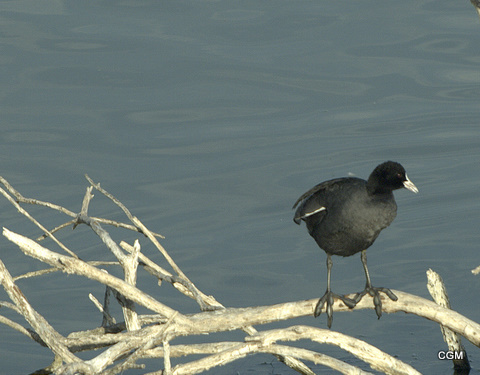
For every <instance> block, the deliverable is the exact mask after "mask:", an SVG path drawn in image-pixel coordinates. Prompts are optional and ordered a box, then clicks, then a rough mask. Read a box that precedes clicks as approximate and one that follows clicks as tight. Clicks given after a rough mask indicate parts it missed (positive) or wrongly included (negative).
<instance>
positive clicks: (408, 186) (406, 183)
mask: <svg viewBox="0 0 480 375" xmlns="http://www.w3.org/2000/svg"><path fill="white" fill-rule="evenodd" d="M405 177H406V178H407V180H406V181H403V186H405V188H406V189H408V190H410V191H413V192H414V193H418V189H417V187H416V186H415V185H414V184H413V182H412V181H410V180H409V178H408V176H407V175H405Z"/></svg>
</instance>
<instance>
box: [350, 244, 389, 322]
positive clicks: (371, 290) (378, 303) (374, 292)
mask: <svg viewBox="0 0 480 375" xmlns="http://www.w3.org/2000/svg"><path fill="white" fill-rule="evenodd" d="M360 259H361V261H362V264H363V269H364V271H365V277H366V278H367V283H366V285H365V289H364V290H363V291H362V292H359V293H357V294H356V295H355V297H354V298H353V300H354V301H355V304H357V303H358V302H360V300H361V299H362V298H363V296H364V295H366V294H369V295H371V296H372V297H373V304H374V305H375V312H376V313H377V316H378V319H380V317H381V316H382V300H381V299H380V293H385V294H386V295H387V296H388V297H389V298H390V299H391V300H392V301H396V300H398V297H397V296H396V295H395V294H394V293H393V292H392V291H391V290H390V289H388V288H377V287H373V286H372V282H371V281H370V274H369V272H368V268H367V252H366V250H363V251H362V253H361V255H360Z"/></svg>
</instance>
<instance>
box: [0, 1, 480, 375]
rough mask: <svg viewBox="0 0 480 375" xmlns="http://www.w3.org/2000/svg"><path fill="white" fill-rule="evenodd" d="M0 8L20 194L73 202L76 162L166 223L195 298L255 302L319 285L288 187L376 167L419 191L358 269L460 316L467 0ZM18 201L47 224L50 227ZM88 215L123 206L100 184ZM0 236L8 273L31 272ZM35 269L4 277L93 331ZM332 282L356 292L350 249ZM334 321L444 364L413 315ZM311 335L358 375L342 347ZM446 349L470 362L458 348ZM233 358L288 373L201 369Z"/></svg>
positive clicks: (11, 160)
mask: <svg viewBox="0 0 480 375" xmlns="http://www.w3.org/2000/svg"><path fill="white" fill-rule="evenodd" d="M0 10H1V11H2V15H1V17H2V23H1V26H0V27H1V34H0V48H1V50H2V54H1V58H0V68H1V71H0V79H1V85H0V110H1V113H2V121H1V125H0V127H1V137H0V157H1V163H2V170H1V175H2V176H3V177H5V178H6V179H7V180H9V181H10V183H12V184H13V185H14V186H15V187H16V188H17V189H18V190H20V191H21V192H22V193H23V194H24V195H26V196H29V197H36V198H38V199H43V200H48V201H52V202H54V203H58V204H61V205H64V206H66V207H67V208H69V209H71V210H74V211H78V210H79V209H80V207H81V200H82V198H83V194H84V191H85V188H86V186H87V183H86V181H85V180H84V178H83V175H84V174H85V173H88V174H89V175H90V176H91V177H92V178H93V179H94V180H96V181H99V182H101V183H102V186H103V187H105V188H106V189H108V190H109V191H110V192H111V193H113V194H114V195H115V196H117V197H118V198H119V199H120V200H122V201H123V203H124V204H126V205H127V206H128V207H129V208H130V209H131V210H132V212H133V213H134V214H135V215H137V216H138V217H140V218H141V219H142V220H143V221H144V222H145V223H146V224H147V225H148V226H149V227H150V228H151V229H152V230H155V231H157V232H160V233H162V234H164V235H165V236H166V239H165V240H164V241H162V243H163V245H164V246H165V248H166V249H167V250H168V251H169V252H170V255H171V256H172V257H173V258H174V259H175V260H176V261H177V263H178V264H179V265H180V267H181V268H182V270H183V271H184V272H185V273H186V274H187V275H188V276H189V277H190V278H191V279H192V280H193V281H194V282H195V283H196V285H197V286H198V287H199V288H200V289H201V290H202V291H203V292H205V293H206V294H211V295H214V296H215V297H216V298H217V299H218V300H219V301H221V302H222V303H223V304H224V305H226V306H236V307H240V306H241V307H244V306H255V305H265V304H272V303H279V302H286V301H295V300H300V299H307V298H314V297H317V296H318V297H319V296H320V295H322V294H323V292H324V289H325V265H324V264H325V254H324V253H323V251H321V250H319V249H318V248H317V246H316V245H315V243H314V242H313V240H312V239H311V238H310V237H309V236H308V234H307V233H306V230H305V228H304V227H301V228H300V227H297V226H296V225H295V224H294V223H293V222H292V214H293V212H292V211H291V209H290V208H291V206H292V204H293V203H294V202H295V200H296V199H297V198H298V196H299V195H301V194H302V193H303V192H304V191H306V190H307V189H309V188H310V187H312V186H313V185H315V184H316V183H318V182H321V181H323V180H326V179H330V178H333V177H340V176H346V175H348V174H349V173H352V174H354V175H356V176H358V177H363V178H366V177H367V176H368V174H369V173H370V172H371V170H372V169H373V168H374V167H375V166H376V165H377V164H379V163H380V162H382V161H385V160H395V161H398V162H401V163H402V164H403V165H404V166H405V168H406V169H407V172H408V175H409V177H410V178H411V179H412V181H413V182H414V183H415V184H416V185H417V187H418V188H419V189H420V193H419V194H417V195H414V194H411V193H410V192H408V191H398V192H396V198H397V203H398V206H399V211H398V216H397V218H396V220H395V222H394V223H393V224H392V226H391V227H390V228H388V229H387V230H386V231H384V232H383V233H382V234H381V236H380V237H379V239H378V240H377V241H376V243H375V244H374V245H373V246H372V247H371V248H370V249H369V252H368V256H369V268H370V272H371V274H372V278H373V282H374V284H376V285H385V286H388V287H391V288H394V289H399V290H403V291H406V292H410V293H414V294H418V295H421V296H424V297H427V298H429V295H428V292H427V289H426V276H425V272H426V270H427V269H428V268H432V269H434V270H435V271H437V272H439V273H440V275H441V276H442V277H443V279H444V281H445V282H446V285H447V289H448V291H449V293H450V297H451V303H452V307H453V308H454V309H456V310H457V311H459V312H460V313H462V314H464V315H466V316H467V317H469V318H471V319H473V320H475V321H477V322H478V321H480V310H479V304H478V298H477V297H476V296H478V291H479V290H480V277H479V276H473V275H472V274H471V272H470V271H471V269H473V268H474V267H476V266H478V265H479V264H480V256H479V255H478V254H479V253H478V221H479V215H478V212H479V208H480V202H479V201H478V191H479V187H480V171H479V168H478V165H479V162H480V127H479V118H480V106H479V100H480V73H479V64H480V33H479V29H480V22H479V19H478V16H477V14H476V12H475V10H474V8H473V7H472V6H471V4H470V3H469V2H468V1H464V2H451V1H447V0H441V1H436V2H431V1H418V0H417V1H403V2H378V1H362V2H351V1H350V2H347V1H335V2H330V1H322V2H282V1H280V2H253V1H252V2H242V3H234V2H193V1H177V2H149V1H123V2H112V1H97V2H88V1H53V0H52V1H48V0H45V1H40V0H30V1H27V0H25V1H16V2H12V1H0ZM0 207H1V210H0V211H1V213H0V220H1V224H2V226H5V227H7V228H9V229H11V230H14V231H17V232H19V233H22V234H26V235H32V236H34V235H38V234H39V233H38V231H37V230H36V229H35V228H34V227H33V226H32V225H31V224H30V223H27V222H26V220H24V219H22V218H20V216H19V215H18V214H17V213H16V211H15V209H14V208H13V207H11V206H10V205H9V204H8V203H6V201H5V200H3V199H2V200H0ZM32 213H33V214H34V215H35V216H36V217H37V218H38V219H39V220H41V221H42V223H43V224H44V225H45V226H47V227H49V228H51V227H54V226H55V225H58V224H60V223H61V222H62V221H63V220H64V219H65V220H66V218H62V217H59V216H58V215H56V214H53V213H51V212H49V211H45V210H40V209H36V208H35V209H32ZM91 214H92V215H97V216H105V217H112V218H117V219H122V220H123V217H122V215H120V214H119V213H118V212H117V210H116V209H115V207H113V206H112V205H111V204H110V203H109V202H108V201H107V200H105V199H103V198H102V197H100V194H98V193H97V194H96V197H95V198H94V200H93V202H92V205H91ZM112 234H114V235H115V236H116V237H115V239H117V240H118V241H120V240H123V239H126V240H128V241H130V242H132V241H133V240H134V239H135V238H137V236H135V235H133V234H125V233H121V232H119V231H112ZM59 237H60V238H61V239H62V240H63V241H65V242H66V243H67V244H68V245H70V246H71V248H72V249H74V250H75V251H77V253H78V254H79V256H81V257H82V258H83V259H109V260H110V259H112V257H111V256H110V255H109V254H108V253H107V252H106V250H105V249H104V248H103V247H102V246H101V245H100V244H99V241H98V240H97V238H96V237H95V235H93V234H92V233H91V232H90V231H89V230H88V229H87V228H82V227H79V228H77V229H76V230H75V231H74V232H72V231H71V230H70V229H68V230H66V231H64V232H63V233H62V234H61V235H60V236H59ZM0 241H1V242H0V243H1V248H2V250H1V254H2V255H1V256H0V257H1V259H2V260H3V261H4V262H5V263H6V265H7V267H8V268H9V270H10V272H11V273H12V274H14V275H18V274H21V273H24V272H28V271H30V270H33V269H39V268H41V267H42V265H41V264H39V263H38V262H36V261H33V260H30V259H28V258H26V257H25V256H24V255H23V254H21V253H20V251H19V250H18V249H17V248H15V247H14V246H12V245H11V244H9V243H8V242H7V241H6V240H5V239H0ZM143 244H144V246H145V247H144V249H143V251H144V252H145V253H146V254H147V255H149V256H150V257H151V258H153V259H156V260H159V261H160V256H159V255H157V254H156V253H155V251H154V250H153V249H152V248H151V247H150V246H149V245H148V244H147V242H146V241H143ZM45 245H47V246H49V247H51V248H52V249H54V250H56V247H55V246H53V245H52V244H51V243H50V242H45ZM139 282H140V283H141V285H142V287H143V288H144V289H145V290H146V291H147V292H149V293H151V294H153V295H155V296H158V298H159V299H160V300H161V301H162V302H164V303H166V304H168V305H170V306H172V307H174V308H178V309H180V310H181V311H182V312H185V313H187V312H195V311H198V310H197V308H196V306H195V304H194V303H193V302H191V301H187V300H186V299H185V298H182V297H179V296H178V294H177V293H175V292H174V291H172V290H171V288H170V287H169V286H163V287H162V288H158V287H157V286H156V283H155V282H154V281H153V280H151V279H150V278H149V277H148V276H144V275H140V280H139ZM39 283H40V280H38V281H36V282H32V281H21V282H19V286H20V287H21V288H22V290H23V292H24V293H25V295H26V297H27V298H28V299H29V301H30V302H31V303H32V304H33V306H34V307H35V308H36V309H38V311H39V312H40V313H41V314H43V315H44V316H45V317H46V318H47V319H48V320H49V321H50V323H51V324H52V325H53V326H54V327H55V328H56V329H57V330H59V331H60V332H61V333H63V334H67V333H68V332H70V331H71V330H72V329H79V330H80V329H87V328H92V327H93V326H94V325H98V324H100V322H101V317H100V316H99V314H98V313H97V312H96V311H95V309H94V307H93V306H92V304H91V303H90V302H89V300H88V293H90V292H92V293H94V294H95V295H96V296H97V297H98V298H101V297H102V296H103V290H102V288H101V287H100V286H98V285H97V284H94V283H90V282H88V281H85V280H83V279H81V278H79V277H75V276H65V275H61V274H54V275H49V276H45V277H43V278H42V279H41V283H42V285H41V288H39V286H38V284H39ZM332 283H333V285H334V289H335V290H336V291H338V292H340V293H347V292H354V291H358V290H360V289H361V288H362V287H363V285H364V276H363V270H362V267H361V263H360V259H359V257H358V256H355V257H351V258H345V259H343V258H335V259H334V269H333V275H332ZM0 298H2V299H7V297H6V295H5V293H3V292H2V294H1V297H0ZM3 310H5V311H3ZM2 311H3V313H4V314H6V315H7V316H9V317H11V318H15V315H13V314H12V313H10V312H6V311H7V310H6V309H2ZM18 321H19V322H21V323H22V324H26V323H24V322H23V321H21V319H19V320H18ZM282 324H283V326H285V325H288V324H292V325H293V324H310V325H314V326H318V327H325V326H326V321H325V317H320V318H318V319H316V320H314V319H313V317H312V318H305V319H299V320H295V321H292V322H287V323H282ZM258 328H259V329H262V328H261V327H258ZM333 328H334V329H335V330H338V331H340V332H344V333H347V334H350V335H352V336H355V337H358V338H361V339H363V340H365V341H367V342H369V343H371V344H373V345H377V346H378V347H380V348H381V349H383V350H385V351H386V352H387V353H389V354H392V355H395V356H398V357H399V358H400V359H401V360H403V361H405V362H407V363H410V364H412V365H413V366H414V367H415V368H416V369H418V370H419V371H421V372H423V373H425V374H433V373H435V374H451V373H452V370H451V367H452V365H451V363H449V362H441V361H438V360H437V359H436V356H437V352H438V351H439V350H443V349H445V344H444V343H443V339H442V337H441V334H440V330H439V328H438V326H436V325H435V324H433V323H431V322H429V321H426V320H423V319H420V318H417V317H415V316H407V315H401V314H394V315H385V316H384V317H382V319H381V320H380V321H377V319H376V316H375V314H374V312H373V311H371V310H368V311H367V310H362V311H356V312H353V313H343V314H340V313H339V314H335V318H334V325H333ZM0 337H1V339H0V363H1V364H2V366H1V369H0V372H1V373H8V374H12V373H18V374H23V373H28V372H31V371H33V370H35V369H37V368H41V367H45V366H47V365H48V364H49V363H50V361H51V360H52V359H53V358H52V356H51V354H50V352H49V351H48V350H46V349H44V348H40V347H39V346H38V345H37V344H34V343H32V342H31V341H29V340H28V339H26V338H24V337H23V336H22V335H21V334H19V333H16V332H13V331H12V330H11V329H9V328H6V327H4V326H0ZM242 337H243V336H242V335H241V334H238V333H232V334H231V336H228V335H226V336H225V335H224V336H222V337H221V340H233V339H236V340H241V339H242ZM210 339H211V340H215V339H216V338H215V337H213V336H212V337H211V338H210ZM172 344H174V343H172ZM310 347H311V348H312V349H314V350H319V351H322V352H324V353H326V354H330V355H334V356H337V357H339V358H341V359H345V360H346V361H347V362H349V363H352V364H355V365H359V366H363V367H362V368H363V369H365V370H368V367H367V366H365V365H363V364H362V363H360V362H359V361H358V360H356V359H355V358H352V357H350V356H349V355H348V354H345V353H344V352H342V351H339V350H336V349H334V348H331V347H323V346H322V347H319V346H318V345H313V344H312V345H311V346H310ZM466 347H467V351H468V352H469V357H470V360H471V363H472V365H473V367H474V371H473V373H478V372H479V369H480V366H479V365H478V357H479V354H478V353H479V352H478V348H475V347H473V346H472V345H470V344H468V343H466ZM25 353H28V356H26V355H25ZM157 368H158V366H157V365H155V364H152V367H151V368H150V370H151V371H152V370H154V369H157ZM312 368H313V369H314V370H315V371H316V372H318V373H325V374H328V373H330V370H328V369H324V368H321V367H318V366H313V367H312ZM250 372H255V373H259V374H271V373H278V374H291V373H293V372H292V370H290V369H287V368H285V367H284V366H283V365H282V364H279V363H277V362H276V360H274V359H273V358H272V357H271V356H252V357H248V358H246V359H244V360H242V361H238V362H235V363H233V364H231V365H228V366H226V367H222V368H220V369H215V370H212V371H211V372H210V373H211V374H224V373H234V374H236V373H239V374H245V373H250ZM131 373H134V372H133V371H132V372H131Z"/></svg>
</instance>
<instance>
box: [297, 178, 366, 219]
mask: <svg viewBox="0 0 480 375" xmlns="http://www.w3.org/2000/svg"><path fill="white" fill-rule="evenodd" d="M352 180H355V182H357V181H358V183H362V184H364V183H365V181H363V180H361V179H358V178H355V177H347V178H336V179H333V180H329V181H325V182H322V183H320V184H318V185H315V186H314V187H313V188H311V189H310V190H309V191H307V192H306V193H304V194H303V195H302V196H301V197H300V198H298V199H297V201H296V202H295V204H294V205H293V207H292V209H294V208H295V207H297V206H298V208H297V210H296V211H295V216H294V218H293V221H294V222H295V223H297V224H300V222H301V220H302V219H305V218H307V217H309V216H312V215H315V214H318V213H321V212H323V215H325V214H326V213H327V208H328V201H327V200H328V195H329V193H333V192H334V191H338V192H339V193H340V192H342V193H345V192H346V191H345V188H347V186H349V185H348V184H346V183H347V182H349V181H350V184H351V181H352Z"/></svg>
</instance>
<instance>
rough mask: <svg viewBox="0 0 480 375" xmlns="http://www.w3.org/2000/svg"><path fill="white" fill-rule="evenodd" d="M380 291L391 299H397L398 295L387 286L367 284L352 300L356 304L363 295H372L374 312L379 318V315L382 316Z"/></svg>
mask: <svg viewBox="0 0 480 375" xmlns="http://www.w3.org/2000/svg"><path fill="white" fill-rule="evenodd" d="M380 293H385V294H386V295H387V296H388V298H390V299H391V300H392V301H396V300H398V297H397V296H396V295H395V294H394V293H393V292H392V291H391V290H390V289H388V288H381V287H379V288H378V287H373V286H368V285H367V286H366V287H365V289H364V290H363V291H362V292H359V293H357V294H355V297H353V301H354V302H355V304H357V303H359V302H360V300H361V299H362V298H363V296H365V295H367V294H368V295H370V296H372V297H373V304H374V306H375V312H376V313H377V316H378V319H380V317H381V316H382V300H381V298H380Z"/></svg>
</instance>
